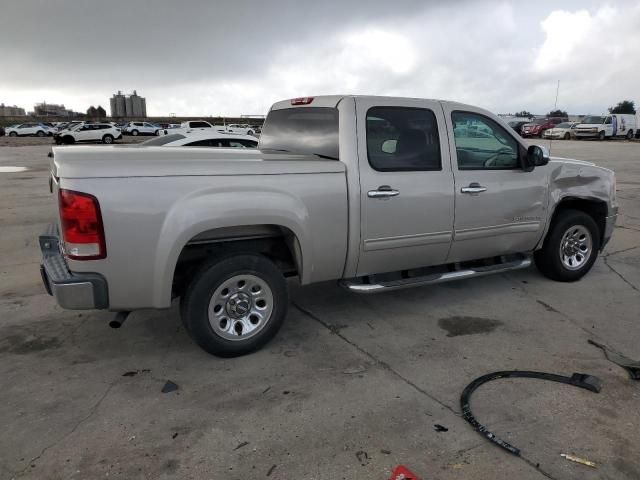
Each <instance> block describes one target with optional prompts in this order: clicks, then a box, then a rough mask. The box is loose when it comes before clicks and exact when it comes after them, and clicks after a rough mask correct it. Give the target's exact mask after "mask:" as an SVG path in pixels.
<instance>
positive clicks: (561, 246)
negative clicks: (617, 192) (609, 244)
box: [535, 210, 600, 282]
mask: <svg viewBox="0 0 640 480" xmlns="http://www.w3.org/2000/svg"><path fill="white" fill-rule="evenodd" d="M599 249H600V232H599V230H598V225H597V224H596V222H595V220H594V219H593V218H592V217H591V216H590V215H587V214H586V213H584V212H581V211H580V210H564V211H561V212H560V213H559V214H558V215H557V216H556V218H555V219H554V221H553V224H552V225H551V228H550V229H549V232H548V234H547V237H546V238H545V241H544V245H543V246H542V248H541V249H540V250H538V251H537V252H535V262H536V266H537V267H538V270H540V272H542V274H543V275H544V276H546V277H548V278H551V279H553V280H557V281H559V282H574V281H576V280H579V279H581V278H582V277H583V276H584V275H585V274H586V273H587V272H588V271H589V270H591V267H592V266H593V263H594V262H595V261H596V258H597V256H598V250H599Z"/></svg>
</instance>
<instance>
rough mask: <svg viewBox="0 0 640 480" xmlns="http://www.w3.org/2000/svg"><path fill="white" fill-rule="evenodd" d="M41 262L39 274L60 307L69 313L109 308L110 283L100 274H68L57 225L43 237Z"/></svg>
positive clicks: (41, 237)
mask: <svg viewBox="0 0 640 480" xmlns="http://www.w3.org/2000/svg"><path fill="white" fill-rule="evenodd" d="M39 240H40V250H41V252H42V263H41V264H40V275H41V276H42V282H43V284H44V288H45V290H46V291H47V293H48V294H49V295H52V296H53V297H54V298H55V299H56V302H57V303H58V305H60V306H61V307H62V308H66V309H70V310H93V309H105V308H108V306H109V295H108V288H107V281H106V280H105V278H104V277H103V276H102V275H100V274H98V273H73V272H70V271H69V268H68V267H67V263H66V261H65V259H64V256H63V255H62V253H61V252H60V242H59V236H58V229H57V226H56V225H55V224H51V225H49V226H48V227H47V230H46V231H45V233H44V234H42V235H40V238H39Z"/></svg>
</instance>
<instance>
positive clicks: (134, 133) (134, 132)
mask: <svg viewBox="0 0 640 480" xmlns="http://www.w3.org/2000/svg"><path fill="white" fill-rule="evenodd" d="M138 133H139V132H138V130H131V135H133V136H134V137H137V136H138Z"/></svg>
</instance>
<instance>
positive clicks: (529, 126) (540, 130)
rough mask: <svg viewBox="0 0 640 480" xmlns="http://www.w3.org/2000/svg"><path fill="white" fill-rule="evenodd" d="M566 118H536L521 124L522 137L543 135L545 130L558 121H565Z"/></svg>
mask: <svg viewBox="0 0 640 480" xmlns="http://www.w3.org/2000/svg"><path fill="white" fill-rule="evenodd" d="M566 120H567V119H566V118H564V119H563V118H538V119H536V120H533V121H532V122H530V123H526V124H524V125H523V126H522V133H521V134H520V135H521V136H523V137H540V138H542V135H544V132H545V130H548V129H550V128H553V127H555V126H556V125H558V124H559V123H562V122H565V121H566Z"/></svg>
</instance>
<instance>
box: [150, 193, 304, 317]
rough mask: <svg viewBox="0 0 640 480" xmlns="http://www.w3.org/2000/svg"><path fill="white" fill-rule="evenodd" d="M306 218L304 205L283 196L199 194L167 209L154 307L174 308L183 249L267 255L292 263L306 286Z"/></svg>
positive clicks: (157, 258) (155, 273)
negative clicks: (174, 294)
mask: <svg viewBox="0 0 640 480" xmlns="http://www.w3.org/2000/svg"><path fill="white" fill-rule="evenodd" d="M308 219H309V212H308V210H307V208H306V206H305V205H304V203H303V202H301V201H300V199H298V198H296V197H295V196H293V195H291V194H288V193H286V192H282V191H275V190H270V189H265V190H263V191H260V190H255V191H251V192H249V191H242V192H237V191H231V190H229V191H208V192H202V191H200V192H198V193H194V194H190V195H188V196H187V197H184V198H182V199H181V200H179V201H178V202H176V203H175V204H174V205H173V207H172V208H171V209H170V210H169V212H168V213H167V215H166V217H165V219H164V221H163V225H162V227H161V229H160V231H159V232H158V233H159V234H158V237H157V238H158V240H157V244H156V248H155V252H154V257H155V259H154V266H153V277H152V278H153V280H152V281H153V293H152V295H153V305H154V306H157V307H160V308H164V307H168V306H169V305H170V303H171V292H172V289H173V282H174V279H175V274H176V267H177V265H178V261H179V260H183V259H184V255H183V251H185V248H187V249H188V250H194V249H195V250H198V249H205V250H208V251H209V252H212V253H215V254H218V253H220V252H221V251H222V250H224V251H236V252H237V251H241V250H242V251H244V252H247V251H254V252H255V251H260V252H261V253H268V254H271V255H275V259H276V260H278V261H279V263H280V264H281V265H282V266H283V267H287V262H289V266H293V267H294V271H295V274H297V275H298V276H299V277H300V279H301V282H302V283H308V282H309V279H310V278H311V275H312V273H313V258H312V257H313V240H312V236H311V233H310V224H309V220H308ZM195 245H200V246H199V247H194V246H195ZM200 253H202V252H200ZM278 253H279V254H280V256H279V257H278ZM284 253H286V254H287V255H284ZM181 255H183V257H182V258H181ZM285 270H286V271H287V273H291V271H290V270H291V269H288V268H285ZM178 273H181V272H178Z"/></svg>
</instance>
